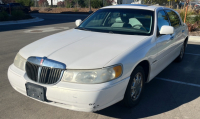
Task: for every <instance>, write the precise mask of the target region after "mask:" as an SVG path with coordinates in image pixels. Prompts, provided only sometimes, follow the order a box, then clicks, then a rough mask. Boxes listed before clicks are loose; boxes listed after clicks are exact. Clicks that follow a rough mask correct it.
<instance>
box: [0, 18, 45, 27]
mask: <svg viewBox="0 0 200 119" xmlns="http://www.w3.org/2000/svg"><path fill="white" fill-rule="evenodd" d="M43 20H44V19H41V18H38V17H36V18H34V19H28V20H18V21H3V22H0V26H1V25H11V24H26V23H33V22H40V21H43Z"/></svg>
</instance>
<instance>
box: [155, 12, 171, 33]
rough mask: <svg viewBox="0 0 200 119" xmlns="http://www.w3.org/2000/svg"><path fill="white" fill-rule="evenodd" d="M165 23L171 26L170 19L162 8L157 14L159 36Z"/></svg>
mask: <svg viewBox="0 0 200 119" xmlns="http://www.w3.org/2000/svg"><path fill="white" fill-rule="evenodd" d="M163 25H166V26H169V20H168V16H167V15H166V13H165V12H164V11H163V10H162V11H159V12H158V15H157V28H158V29H157V36H159V35H160V30H161V27H162V26H163Z"/></svg>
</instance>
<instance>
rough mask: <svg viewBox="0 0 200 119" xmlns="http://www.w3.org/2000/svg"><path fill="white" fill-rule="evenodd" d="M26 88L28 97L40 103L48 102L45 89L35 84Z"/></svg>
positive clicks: (30, 84)
mask: <svg viewBox="0 0 200 119" xmlns="http://www.w3.org/2000/svg"><path fill="white" fill-rule="evenodd" d="M25 86H26V94H27V96H29V97H32V98H34V99H37V100H40V101H47V98H46V88H45V87H43V86H40V85H36V84H33V83H26V84H25Z"/></svg>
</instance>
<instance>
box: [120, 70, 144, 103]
mask: <svg viewBox="0 0 200 119" xmlns="http://www.w3.org/2000/svg"><path fill="white" fill-rule="evenodd" d="M144 81H145V73H144V70H143V68H142V67H141V66H137V67H136V68H135V69H134V71H133V72H132V74H131V77H130V80H129V83H128V86H127V89H126V92H125V95H124V99H123V101H122V102H123V103H124V105H125V106H126V107H133V106H135V105H136V104H138V103H139V101H140V99H141V95H142V92H143V88H144Z"/></svg>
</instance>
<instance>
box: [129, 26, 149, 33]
mask: <svg viewBox="0 0 200 119" xmlns="http://www.w3.org/2000/svg"><path fill="white" fill-rule="evenodd" d="M136 26H139V27H142V28H143V29H144V30H145V31H146V32H148V31H147V29H146V28H145V27H144V26H142V25H140V24H136V25H134V26H132V28H135V27H136Z"/></svg>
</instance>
